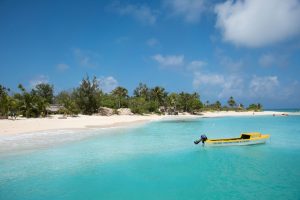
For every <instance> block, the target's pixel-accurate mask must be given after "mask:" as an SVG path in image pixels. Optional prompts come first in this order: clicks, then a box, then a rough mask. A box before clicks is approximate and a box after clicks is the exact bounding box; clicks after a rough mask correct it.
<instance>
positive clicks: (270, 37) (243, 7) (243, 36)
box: [215, 0, 300, 47]
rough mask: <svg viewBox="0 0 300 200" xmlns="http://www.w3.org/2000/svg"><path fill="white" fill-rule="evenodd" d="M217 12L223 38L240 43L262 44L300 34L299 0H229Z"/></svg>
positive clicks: (252, 45)
mask: <svg viewBox="0 0 300 200" xmlns="http://www.w3.org/2000/svg"><path fill="white" fill-rule="evenodd" d="M215 12H216V14H217V24H216V26H217V27H218V28H220V29H221V30H222V34H223V39H224V40H225V41H228V42H231V43H234V44H236V45H241V46H246V47H262V46H266V45H270V44H273V43H276V42H280V41H284V40H286V39H288V38H291V37H293V36H296V35H298V34H300V23H299V19H300V2H299V1H298V0H244V1H241V0H237V1H229V0H228V1H226V2H224V3H221V4H218V5H217V6H216V7H215Z"/></svg>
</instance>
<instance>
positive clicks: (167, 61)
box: [152, 54, 184, 67]
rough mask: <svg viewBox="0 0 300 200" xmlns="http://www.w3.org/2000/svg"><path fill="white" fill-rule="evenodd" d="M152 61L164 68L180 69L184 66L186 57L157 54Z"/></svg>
mask: <svg viewBox="0 0 300 200" xmlns="http://www.w3.org/2000/svg"><path fill="white" fill-rule="evenodd" d="M152 59H153V60H155V61H156V62H158V63H159V64H160V66H162V67H178V66H182V65H183V64H184V55H167V56H163V55H161V54H156V55H154V56H152Z"/></svg>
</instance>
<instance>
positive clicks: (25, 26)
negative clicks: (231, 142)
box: [0, 0, 300, 108]
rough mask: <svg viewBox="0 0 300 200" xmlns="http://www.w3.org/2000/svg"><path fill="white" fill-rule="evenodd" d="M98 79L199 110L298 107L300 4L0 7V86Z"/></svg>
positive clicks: (202, 0) (7, 2)
mask: <svg viewBox="0 0 300 200" xmlns="http://www.w3.org/2000/svg"><path fill="white" fill-rule="evenodd" d="M87 75H88V76H89V77H93V76H96V77H97V78H98V80H99V83H100V87H101V89H102V90H103V91H104V92H110V91H111V90H112V89H114V88H115V87H117V86H122V87H125V88H127V89H128V91H129V94H132V92H133V90H134V88H136V87H137V86H138V84H139V83H140V82H142V83H145V84H147V85H148V86H149V87H154V86H162V87H164V88H165V89H166V90H167V91H168V92H181V91H185V92H198V93H199V94H200V98H201V100H202V101H204V102H205V101H209V102H210V103H213V102H215V101H216V100H220V101H221V102H222V103H223V104H225V103H226V102H227V100H228V99H229V97H230V96H233V97H234V99H235V100H236V101H237V102H238V103H243V104H244V105H248V104H250V103H261V104H263V106H264V107H265V108H300V1H299V0H284V1H282V0H263V1H262V0H235V1H233V0H232V1H230V0H229V1H221V0H153V1H142V0H139V1H137V0H128V1H108V0H101V1H93V0H89V1H84V0H82V1H81V0H80V1H79V0H72V1H71V0H70V1H68V0H62V1H59V0H43V1H39V0H35V1H33V0H27V1H21V0H0V84H1V85H4V86H6V87H9V88H11V90H13V91H15V92H18V89H17V85H18V84H19V83H22V84H23V85H24V86H25V87H26V88H27V89H31V88H34V86H35V85H37V84H39V83H50V84H53V85H54V89H55V92H56V93H58V92H60V91H62V90H71V89H72V88H74V87H77V86H78V85H79V84H80V81H81V80H82V78H83V77H85V76H87Z"/></svg>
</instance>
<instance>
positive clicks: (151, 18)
mask: <svg viewBox="0 0 300 200" xmlns="http://www.w3.org/2000/svg"><path fill="white" fill-rule="evenodd" d="M110 8H111V9H112V10H113V11H115V12H117V13H119V14H120V15H128V16H131V17H133V18H135V19H136V20H138V21H140V22H141V23H143V24H149V25H153V24H155V23H156V20H157V16H158V12H157V11H155V10H152V9H151V8H150V7H148V6H146V5H132V4H127V5H121V4H120V2H115V3H113V4H112V5H111V6H110Z"/></svg>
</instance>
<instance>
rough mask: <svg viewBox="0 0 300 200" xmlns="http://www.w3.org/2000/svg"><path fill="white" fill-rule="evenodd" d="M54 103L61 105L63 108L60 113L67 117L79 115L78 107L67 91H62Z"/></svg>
mask: <svg viewBox="0 0 300 200" xmlns="http://www.w3.org/2000/svg"><path fill="white" fill-rule="evenodd" d="M56 101H57V103H58V104H59V105H62V106H63V108H62V109H61V110H60V112H61V113H63V114H67V115H77V114H78V113H79V108H78V105H77V104H76V102H75V99H74V98H73V97H72V94H70V93H69V92H67V91H62V92H60V93H59V94H58V95H57V96H56Z"/></svg>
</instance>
